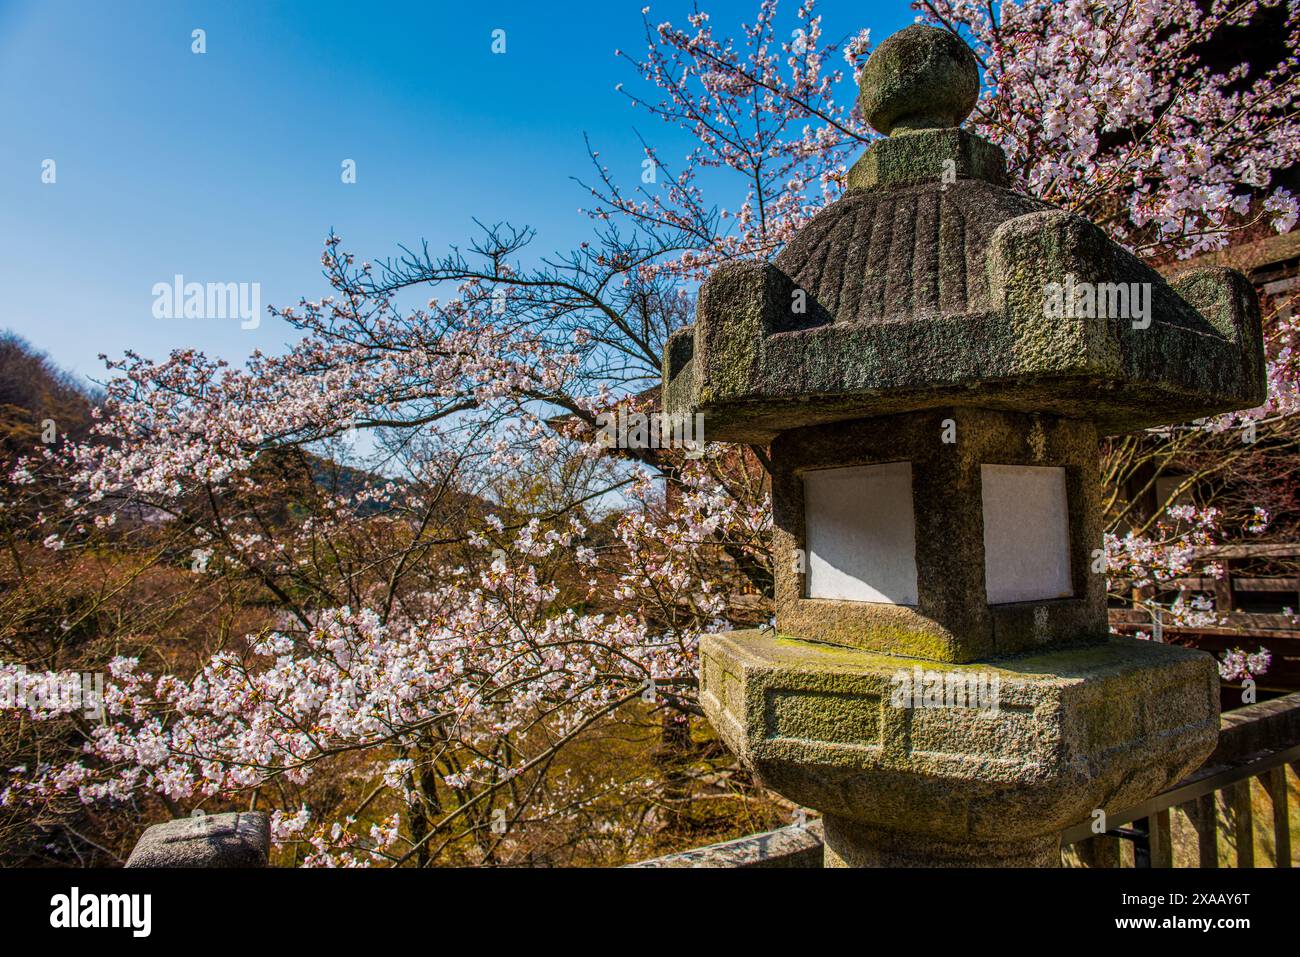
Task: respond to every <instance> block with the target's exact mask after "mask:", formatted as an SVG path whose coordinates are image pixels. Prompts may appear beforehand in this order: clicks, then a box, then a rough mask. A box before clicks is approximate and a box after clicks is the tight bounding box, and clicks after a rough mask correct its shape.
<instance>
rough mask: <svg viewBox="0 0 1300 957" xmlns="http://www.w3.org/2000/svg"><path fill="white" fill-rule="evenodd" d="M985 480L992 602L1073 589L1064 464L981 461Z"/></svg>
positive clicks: (986, 570)
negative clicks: (986, 463)
mask: <svg viewBox="0 0 1300 957" xmlns="http://www.w3.org/2000/svg"><path fill="white" fill-rule="evenodd" d="M980 484H981V486H982V497H983V500H984V582H985V590H986V593H987V595H988V602H989V604H990V605H1001V604H1005V603H1007V602H1016V601H1041V600H1044V599H1049V598H1068V597H1069V596H1070V595H1072V594H1073V593H1074V592H1073V588H1072V586H1071V584H1070V518H1069V511H1068V508H1067V506H1066V492H1065V469H1063V468H1043V467H1038V466H1024V465H981V466H980Z"/></svg>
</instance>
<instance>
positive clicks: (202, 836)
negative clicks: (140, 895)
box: [126, 811, 271, 867]
mask: <svg viewBox="0 0 1300 957" xmlns="http://www.w3.org/2000/svg"><path fill="white" fill-rule="evenodd" d="M270 846H271V830H270V823H269V822H268V821H267V818H266V815H265V814H263V813H261V812H260V811H236V812H231V813H227V814H209V815H205V816H203V817H183V818H178V819H176V820H174V821H165V822H163V823H162V824H154V825H152V826H151V827H149V828H147V829H146V830H145V832H144V834H143V835H141V837H140V841H139V843H137V844H136V846H135V850H133V851H132V852H131V856H130V857H129V858H128V859H127V862H126V866H127V867H266V865H267V853H268V851H269V849H270Z"/></svg>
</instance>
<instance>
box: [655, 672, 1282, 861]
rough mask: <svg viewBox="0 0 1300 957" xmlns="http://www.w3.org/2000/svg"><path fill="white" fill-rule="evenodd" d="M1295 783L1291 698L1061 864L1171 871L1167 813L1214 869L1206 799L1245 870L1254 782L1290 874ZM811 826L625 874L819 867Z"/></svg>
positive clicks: (1228, 732)
mask: <svg viewBox="0 0 1300 957" xmlns="http://www.w3.org/2000/svg"><path fill="white" fill-rule="evenodd" d="M1288 765H1289V766H1290V767H1291V768H1292V769H1293V770H1294V771H1295V773H1296V774H1297V776H1300V693H1296V694H1290V695H1287V696H1286V697H1283V698H1277V699H1275V700H1273V701H1265V702H1261V703H1259V704H1253V705H1248V706H1247V707H1245V708H1239V709H1237V710H1235V711H1229V712H1227V713H1226V714H1224V715H1223V716H1222V718H1221V719H1220V726H1219V744H1218V746H1217V747H1216V748H1215V750H1214V753H1213V754H1211V755H1210V757H1209V759H1208V760H1207V761H1206V762H1205V764H1203V765H1202V766H1201V767H1200V769H1198V770H1197V771H1195V772H1194V773H1193V774H1191V775H1189V776H1188V777H1186V778H1184V779H1183V780H1182V781H1180V782H1179V783H1178V784H1176V785H1175V786H1174V787H1172V788H1170V789H1169V790H1168V791H1165V792H1163V793H1161V794H1157V795H1156V796H1155V797H1153V798H1151V799H1150V800H1148V801H1144V802H1143V803H1141V804H1139V805H1135V806H1134V807H1131V808H1122V809H1119V810H1114V811H1111V812H1110V813H1108V814H1107V820H1106V831H1105V833H1103V834H1100V835H1099V834H1096V833H1094V832H1093V829H1092V828H1093V823H1092V822H1091V821H1084V822H1081V823H1079V824H1078V825H1076V826H1074V827H1072V828H1070V829H1069V830H1067V831H1065V833H1063V834H1062V835H1061V846H1062V848H1069V850H1070V856H1071V857H1072V861H1071V863H1077V864H1080V865H1083V866H1087V867H1118V866H1121V863H1122V861H1123V860H1124V859H1125V857H1126V855H1124V854H1123V853H1122V852H1121V848H1122V844H1123V843H1129V844H1131V845H1132V851H1133V853H1132V860H1133V864H1134V865H1135V866H1137V867H1172V866H1174V853H1173V851H1174V841H1173V827H1172V823H1173V822H1172V817H1171V812H1173V811H1174V810H1175V809H1178V811H1179V812H1180V813H1183V814H1186V815H1187V817H1188V818H1189V820H1190V821H1191V823H1192V825H1193V827H1194V829H1195V834H1196V837H1195V840H1196V846H1197V866H1199V867H1218V866H1219V827H1218V813H1217V808H1216V795H1218V794H1219V793H1220V792H1222V793H1223V794H1224V796H1225V797H1226V798H1227V805H1228V807H1229V808H1230V810H1231V811H1232V814H1231V826H1232V829H1233V834H1232V836H1231V840H1230V841H1229V844H1230V845H1233V846H1235V849H1236V864H1237V866H1238V867H1254V866H1255V841H1254V809H1253V805H1252V802H1251V791H1250V782H1251V781H1252V780H1255V779H1258V780H1259V781H1260V783H1261V785H1262V786H1263V790H1264V792H1265V793H1266V794H1267V796H1268V801H1269V804H1270V805H1271V814H1272V819H1273V820H1272V832H1273V846H1274V849H1275V854H1274V857H1275V860H1276V866H1278V867H1290V866H1291V829H1290V820H1289V816H1288V815H1289V808H1288V800H1287V780H1286V768H1287V766H1288ZM821 833H822V832H821V828H820V822H818V821H810V822H809V823H808V824H807V825H802V826H798V827H796V826H790V827H785V828H780V829H778V830H775V831H768V832H766V833H764V834H754V835H750V836H749V837H742V838H739V839H737V840H734V841H727V842H726V843H724V844H710V845H707V846H705V847H698V848H694V849H692V850H689V851H684V852H682V853H680V854H670V855H667V856H666V857H658V858H654V859H653V860H649V861H642V862H640V863H638V864H634V865H632V866H634V867H819V866H820V862H821V841H822V837H821Z"/></svg>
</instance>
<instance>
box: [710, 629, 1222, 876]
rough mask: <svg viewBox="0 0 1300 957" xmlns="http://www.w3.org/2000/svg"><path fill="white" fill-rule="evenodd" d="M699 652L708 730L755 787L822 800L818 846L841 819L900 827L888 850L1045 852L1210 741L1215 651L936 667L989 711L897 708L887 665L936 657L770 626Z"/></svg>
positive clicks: (722, 638) (718, 638)
mask: <svg viewBox="0 0 1300 957" xmlns="http://www.w3.org/2000/svg"><path fill="white" fill-rule="evenodd" d="M700 661H701V666H700V676H701V688H700V697H701V703H702V705H703V707H704V709H705V712H706V713H707V714H708V716H709V720H710V722H711V723H712V724H713V726H714V728H716V729H717V731H718V733H719V734H720V735H721V736H722V738H723V740H724V741H725V742H726V744H727V746H728V747H729V748H730V749H731V750H732V751H734V752H735V753H736V754H737V755H738V756H739V757H740V758H741V760H742V761H743V762H744V763H745V765H746V766H747V767H750V768H752V769H753V770H754V771H755V773H757V774H758V776H759V777H760V778H761V780H762V781H763V783H764V784H765V785H767V786H768V787H770V788H772V789H773V790H775V791H777V792H779V793H780V794H782V795H784V796H785V797H786V798H788V799H789V800H791V801H794V802H796V803H798V804H802V805H804V806H807V807H813V808H817V809H819V810H821V811H822V812H823V814H824V815H825V816H826V820H827V827H828V831H827V843H828V846H830V845H835V844H836V843H837V842H836V841H835V839H834V836H833V835H832V833H831V830H833V827H834V825H833V823H832V822H833V821H834V820H835V819H840V820H842V821H850V822H855V824H856V825H859V826H862V827H866V828H869V829H874V830H875V831H876V832H889V833H891V834H895V835H899V836H898V837H896V838H892V839H891V840H890V841H889V846H890V848H891V849H892V850H891V851H890V854H897V855H904V854H905V853H906V847H907V844H908V842H909V841H919V842H921V844H922V845H923V844H924V843H925V842H926V841H940V842H948V843H949V844H952V845H963V844H965V845H972V844H973V845H975V846H974V847H968V849H967V852H966V853H969V854H970V855H972V862H973V863H979V862H980V861H981V860H982V862H983V863H985V864H990V863H993V862H994V861H995V860H996V859H997V858H998V857H999V855H1001V856H1005V857H1007V858H1008V859H1009V860H1014V859H1018V858H1021V857H1024V856H1026V855H1027V858H1028V859H1027V860H1025V861H1023V862H1024V863H1043V864H1048V863H1052V861H1051V855H1050V854H1048V853H1047V849H1048V848H1049V847H1051V846H1052V842H1053V840H1056V838H1057V836H1058V835H1059V833H1060V831H1062V830H1063V829H1064V828H1066V827H1068V826H1070V825H1072V824H1075V823H1077V822H1078V821H1081V820H1085V819H1087V818H1088V816H1089V814H1090V813H1091V811H1092V810H1093V809H1094V808H1099V807H1107V806H1111V807H1120V806H1123V805H1125V804H1130V803H1136V802H1137V801H1139V800H1142V799H1144V798H1146V797H1148V796H1150V795H1151V794H1154V793H1156V792H1158V791H1160V790H1163V789H1164V788H1166V787H1168V786H1169V785H1171V784H1173V783H1174V782H1176V781H1177V780H1179V779H1180V778H1181V777H1183V776H1184V775H1186V774H1187V773H1188V772H1190V771H1192V770H1194V769H1195V768H1197V767H1199V766H1200V764H1201V763H1202V762H1204V760H1205V758H1206V756H1207V755H1209V753H1210V752H1211V751H1212V750H1213V748H1214V745H1215V741H1216V739H1217V736H1218V727H1219V710H1218V671H1217V668H1216V666H1215V663H1214V660H1213V658H1211V657H1210V656H1209V655H1206V654H1204V653H1203V652H1198V651H1193V650H1189V649H1185V648H1178V647H1175V646H1172V645H1162V644H1157V643H1154V642H1149V641H1139V640H1137V639H1131V638H1112V639H1110V640H1108V641H1106V642H1104V643H1102V644H1096V645H1092V646H1089V647H1084V648H1073V649H1066V650H1058V651H1050V652H1046V653H1043V654H1037V655H1027V656H1025V657H1019V658H1009V659H1002V660H999V661H997V662H995V663H986V664H966V665H954V664H948V665H944V667H943V670H944V672H945V673H961V674H967V675H972V676H975V675H979V674H983V675H985V676H986V677H988V678H990V679H991V677H992V676H996V677H997V678H998V681H999V685H1000V696H999V697H1000V700H999V703H998V706H997V707H996V708H993V709H990V710H988V711H981V710H979V709H975V708H961V707H955V708H911V707H896V706H894V704H893V703H892V702H891V695H892V692H893V689H894V687H895V684H894V682H895V676H896V675H898V674H899V673H900V672H906V671H910V670H911V669H912V668H913V667H914V666H920V667H922V668H934V667H935V665H934V664H933V663H927V662H918V661H915V660H912V659H907V658H900V657H897V656H892V655H884V654H878V653H875V652H869V651H861V650H857V649H849V648H839V647H835V646H832V645H826V644H821V643H818V642H810V641H802V640H798V639H791V638H785V637H781V636H778V635H775V634H773V633H771V632H766V633H764V632H759V631H737V632H729V633H726V634H717V635H709V636H707V637H705V638H704V639H703V640H702V641H701V645H700ZM909 835H910V837H909ZM872 843H878V842H877V841H873V842H872ZM913 853H914V854H919V853H920V851H914V852H913ZM952 853H953V854H956V853H957V852H956V851H955V850H954V851H952ZM990 855H992V856H990ZM1040 857H1041V858H1042V860H1041V861H1040V860H1039V858H1040ZM902 862H903V861H902V860H901V859H900V860H898V861H895V863H902ZM956 862H957V861H956V859H954V860H953V861H944V862H943V863H956ZM827 863H828V864H831V863H833V862H832V860H831V858H830V857H828V858H827ZM877 863H887V861H884V860H883V859H882V860H881V861H879V862H877ZM936 863H939V862H936Z"/></svg>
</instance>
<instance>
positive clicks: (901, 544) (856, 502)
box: [803, 462, 916, 605]
mask: <svg viewBox="0 0 1300 957" xmlns="http://www.w3.org/2000/svg"><path fill="white" fill-rule="evenodd" d="M803 487H804V523H805V524H804V528H805V542H806V547H807V550H808V566H807V568H808V571H807V575H808V580H807V585H808V597H809V598H834V599H840V600H843V601H869V602H884V603H888V604H893V605H915V604H916V522H915V519H914V516H913V514H912V463H910V462H890V463H888V464H885V465H859V466H853V467H850V468H838V469H817V470H815V471H811V472H805V473H804V477H803Z"/></svg>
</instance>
